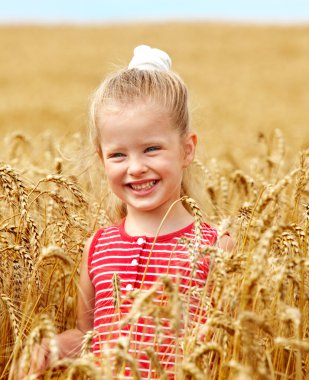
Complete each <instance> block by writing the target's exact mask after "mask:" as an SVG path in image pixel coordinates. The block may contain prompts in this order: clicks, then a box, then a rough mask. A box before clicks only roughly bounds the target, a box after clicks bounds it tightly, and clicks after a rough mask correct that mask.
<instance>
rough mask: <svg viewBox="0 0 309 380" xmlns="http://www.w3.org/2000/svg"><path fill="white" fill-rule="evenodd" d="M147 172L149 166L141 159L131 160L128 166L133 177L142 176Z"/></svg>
mask: <svg viewBox="0 0 309 380" xmlns="http://www.w3.org/2000/svg"><path fill="white" fill-rule="evenodd" d="M146 171H147V166H146V165H145V163H144V162H143V161H142V159H141V158H139V157H135V158H131V159H130V161H129V166H128V174H129V175H131V176H134V177H136V176H140V175H141V174H144V173H145V172H146Z"/></svg>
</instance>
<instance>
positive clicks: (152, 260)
mask: <svg viewBox="0 0 309 380" xmlns="http://www.w3.org/2000/svg"><path fill="white" fill-rule="evenodd" d="M180 238H182V239H181V240H179V239H180ZM183 238H187V239H190V241H191V243H192V242H193V243H194V239H195V234H194V225H193V224H190V225H189V226H187V227H186V228H183V229H181V230H179V231H176V232H173V233H170V234H167V235H162V236H159V237H157V238H156V239H154V238H153V237H147V236H129V235H128V234H127V233H126V232H125V229H124V220H123V221H122V222H121V224H120V225H119V226H111V227H107V228H104V229H100V230H99V231H97V233H96V234H95V236H94V238H93V240H92V243H91V246H90V250H89V258H88V270H89V276H90V279H91V281H92V283H93V286H94V289H95V310H94V330H95V332H96V336H95V338H94V339H93V342H92V351H93V353H94V354H95V355H96V356H98V357H100V355H103V354H104V351H106V349H107V346H108V350H109V351H108V352H112V353H113V352H114V349H115V348H116V346H117V342H118V341H119V338H121V339H122V340H124V341H127V342H128V343H127V347H126V349H127V352H128V353H129V354H130V355H131V357H133V358H134V360H136V362H137V365H138V368H139V371H140V375H141V378H142V379H156V378H160V376H159V373H158V370H157V369H156V368H154V366H152V364H151V360H150V359H149V353H148V355H147V353H146V352H145V350H146V351H147V349H149V348H150V349H151V350H152V352H154V353H155V355H156V356H157V358H158V359H159V361H160V363H161V366H162V367H163V368H164V370H165V371H166V373H167V374H168V378H169V379H173V378H174V375H175V367H177V362H179V361H181V358H182V354H181V347H179V344H177V342H178V340H179V336H180V335H183V334H185V328H186V327H188V323H189V324H190V323H191V322H192V321H194V320H195V322H196V320H197V319H198V320H199V322H200V321H201V310H200V309H201V305H200V304H201V302H200V301H201V297H200V296H199V294H201V290H202V289H203V288H204V287H205V282H206V278H207V274H208V269H209V257H208V256H204V257H200V258H198V259H197V260H195V261H196V264H195V265H192V257H191V256H190V254H189V252H190V251H191V249H190V248H187V247H188V245H187V244H186V243H185V241H184V239H183ZM216 239H217V231H216V230H215V229H213V228H211V227H210V226H209V225H208V224H206V223H203V224H202V239H201V242H200V244H201V245H202V246H203V245H213V244H214V243H215V242H216ZM114 274H117V275H118V276H119V277H118V278H119V279H120V282H119V288H120V289H119V290H120V291H119V292H116V293H117V296H115V292H113V275H114ZM161 276H164V277H161ZM114 278H115V277H114ZM160 278H161V280H160ZM165 278H169V279H170V281H171V284H172V285H171V286H172V288H174V292H173V291H169V286H168V285H167V284H166V283H165V285H164V279H165ZM151 287H152V288H151ZM154 287H155V289H154ZM150 288H151V290H150ZM175 289H177V291H176V292H175ZM197 289H198V290H199V292H196V291H195V290H197ZM152 290H153V291H152ZM136 292H139V297H138V298H137V299H136V302H135V304H134V294H136ZM146 293H147V294H148V296H146ZM150 293H151V295H150ZM173 294H174V296H175V294H177V300H178V299H180V302H181V306H180V307H179V303H178V302H179V301H177V300H176V299H175V298H173V297H174V296H173ZM143 296H145V297H144V298H143V302H141V300H142V297H143ZM116 299H118V301H116ZM138 302H139V303H140V304H139V308H138V311H137V312H134V314H133V316H132V315H131V314H132V313H131V314H129V313H130V311H131V310H135V309H134V307H136V304H137V303H138ZM177 305H178V309H177ZM203 308H204V306H203ZM182 312H183V314H184V315H186V316H190V318H182V316H181V313H182ZM175 313H176V314H177V315H175ZM131 317H132V318H131ZM175 317H176V318H175ZM204 317H205V316H204ZM177 320H178V321H180V325H181V326H180V329H177V326H176V325H175V324H177V323H176V321H177ZM188 320H189V322H188ZM121 321H124V322H121ZM190 321H191V322H190ZM129 364H130V363H128V362H127V363H126V367H125V368H124V372H123V373H124V375H125V376H126V377H127V378H128V379H130V378H132V376H133V372H132V368H131V367H132V366H130V365H129Z"/></svg>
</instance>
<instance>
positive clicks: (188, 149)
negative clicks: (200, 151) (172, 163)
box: [184, 132, 197, 167]
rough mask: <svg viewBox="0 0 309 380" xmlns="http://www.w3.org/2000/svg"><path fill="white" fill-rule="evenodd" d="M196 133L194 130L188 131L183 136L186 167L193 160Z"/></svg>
mask: <svg viewBox="0 0 309 380" xmlns="http://www.w3.org/2000/svg"><path fill="white" fill-rule="evenodd" d="M196 144H197V135H196V133H195V132H190V133H188V134H187V135H186V136H185V138H184V154H185V155H184V167H187V166H189V165H190V164H191V162H192V161H193V160H194V156H195V147H196Z"/></svg>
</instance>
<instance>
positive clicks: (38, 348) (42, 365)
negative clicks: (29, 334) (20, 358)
mask: <svg viewBox="0 0 309 380" xmlns="http://www.w3.org/2000/svg"><path fill="white" fill-rule="evenodd" d="M21 364H22V363H21V362H20V363H19V365H18V375H17V379H18V380H22V379H24V378H25V376H27V375H32V374H34V373H35V374H42V373H43V372H44V371H45V370H46V369H47V368H48V367H49V366H50V349H49V344H48V340H47V339H46V338H43V339H42V342H41V344H35V345H34V347H33V350H32V353H31V358H30V366H29V370H28V371H27V372H25V370H24V368H22V367H21ZM27 367H28V366H27Z"/></svg>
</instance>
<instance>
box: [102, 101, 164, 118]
mask: <svg viewBox="0 0 309 380" xmlns="http://www.w3.org/2000/svg"><path fill="white" fill-rule="evenodd" d="M133 113H134V114H136V113H137V114H142V113H149V114H153V113H155V114H157V115H162V116H169V113H170V112H169V110H168V109H167V107H166V106H164V105H163V104H160V103H158V102H155V101H153V100H150V99H135V100H132V101H122V102H120V101H109V102H107V103H105V104H104V105H102V106H101V107H99V108H98V115H99V116H101V117H103V118H104V117H108V116H117V115H119V116H121V115H124V114H133Z"/></svg>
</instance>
